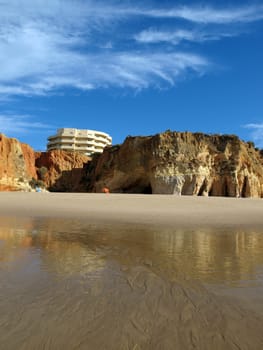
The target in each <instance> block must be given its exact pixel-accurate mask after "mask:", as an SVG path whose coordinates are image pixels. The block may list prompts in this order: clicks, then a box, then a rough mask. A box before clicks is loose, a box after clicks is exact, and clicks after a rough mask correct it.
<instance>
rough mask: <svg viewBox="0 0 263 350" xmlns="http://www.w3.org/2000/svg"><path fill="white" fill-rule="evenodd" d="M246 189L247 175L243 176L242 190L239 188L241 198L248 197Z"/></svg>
mask: <svg viewBox="0 0 263 350" xmlns="http://www.w3.org/2000/svg"><path fill="white" fill-rule="evenodd" d="M248 190H249V182H248V177H247V176H245V178H244V183H243V187H242V190H241V197H242V198H246V197H248V195H247V192H248Z"/></svg>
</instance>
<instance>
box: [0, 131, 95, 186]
mask: <svg viewBox="0 0 263 350" xmlns="http://www.w3.org/2000/svg"><path fill="white" fill-rule="evenodd" d="M89 159H90V158H88V157H87V156H85V155H83V154H80V153H74V152H65V151H51V152H34V150H33V149H32V148H31V147H30V146H28V145H26V144H23V143H20V142H19V141H18V140H16V139H14V138H7V137H6V136H5V135H3V134H0V191H31V190H32V187H31V184H32V179H35V180H34V181H35V183H36V184H38V183H40V181H41V182H42V184H43V185H44V186H45V187H46V188H47V189H49V190H54V191H62V192H73V191H83V190H84V189H83V183H82V181H81V180H82V176H83V167H84V164H85V163H87V162H88V161H89ZM43 170H44V171H43ZM85 186H86V185H85Z"/></svg>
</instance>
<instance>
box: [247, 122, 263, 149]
mask: <svg viewBox="0 0 263 350" xmlns="http://www.w3.org/2000/svg"><path fill="white" fill-rule="evenodd" d="M244 128H246V129H250V130H251V137H252V140H253V141H254V142H255V144H256V145H257V146H258V147H263V123H255V124H253V123H251V124H246V125H244Z"/></svg>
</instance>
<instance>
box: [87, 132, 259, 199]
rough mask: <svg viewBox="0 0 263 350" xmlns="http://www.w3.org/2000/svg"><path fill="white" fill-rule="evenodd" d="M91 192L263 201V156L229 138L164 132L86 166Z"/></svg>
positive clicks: (128, 141)
mask: <svg viewBox="0 0 263 350" xmlns="http://www.w3.org/2000/svg"><path fill="white" fill-rule="evenodd" d="M87 176H88V182H89V183H90V185H89V190H91V191H94V192H101V189H102V188H103V187H105V186H106V187H108V188H109V189H110V190H111V192H126V193H155V194H158V193H159V194H176V195H181V194H182V195H200V196H229V197H263V157H262V154H261V152H260V151H258V150H256V149H255V148H254V146H253V144H252V143H245V142H242V141H241V140H239V139H238V137H236V136H231V135H223V136H219V135H211V136H210V135H205V134H201V133H195V134H192V133H189V132H184V133H179V132H170V131H169V132H165V133H162V134H158V135H155V136H150V137H128V138H127V139H126V140H125V142H124V144H123V145H121V146H115V147H114V146H113V147H111V148H107V149H105V150H104V153H103V154H102V155H101V156H99V157H97V158H95V159H94V160H93V161H92V162H91V163H90V165H89V166H88V173H87Z"/></svg>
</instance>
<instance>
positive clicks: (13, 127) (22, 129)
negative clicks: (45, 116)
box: [0, 114, 54, 135]
mask: <svg viewBox="0 0 263 350" xmlns="http://www.w3.org/2000/svg"><path fill="white" fill-rule="evenodd" d="M43 129H44V130H45V131H46V130H47V129H49V130H52V129H54V126H52V125H48V124H45V123H42V122H39V121H36V120H35V118H34V117H32V116H29V115H16V114H0V133H3V134H9V133H10V134H12V135H20V134H28V133H29V132H34V133H35V132H41V131H43Z"/></svg>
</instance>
